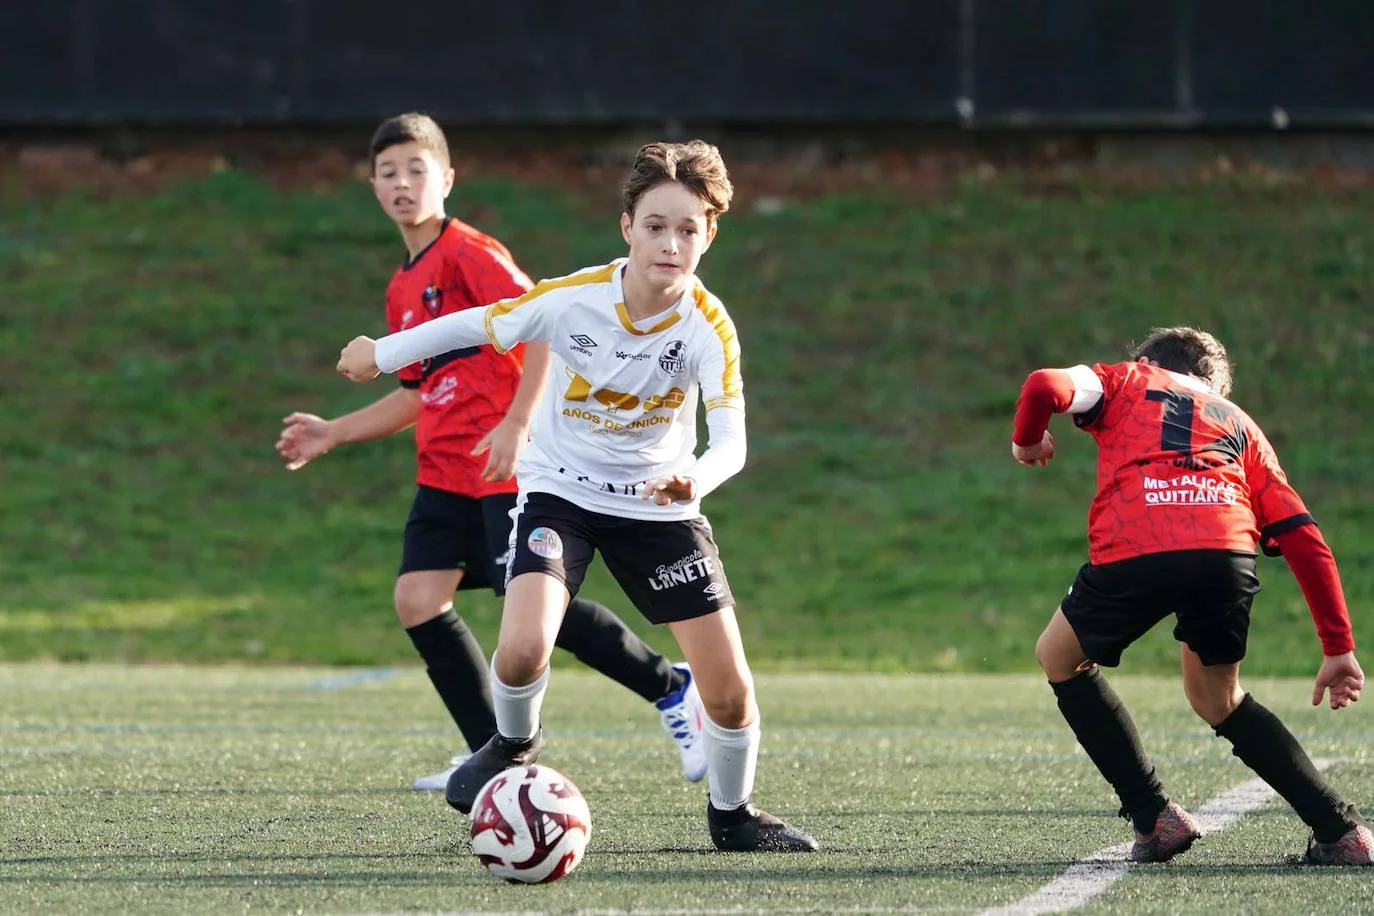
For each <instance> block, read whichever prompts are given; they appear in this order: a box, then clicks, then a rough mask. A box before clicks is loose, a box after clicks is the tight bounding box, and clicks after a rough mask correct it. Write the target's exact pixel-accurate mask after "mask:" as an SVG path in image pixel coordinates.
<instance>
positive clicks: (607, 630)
mask: <svg viewBox="0 0 1374 916" xmlns="http://www.w3.org/2000/svg"><path fill="white" fill-rule="evenodd" d="M557 646H558V648H560V649H563V650H565V651H568V652H571V653H572V654H573V655H574V656H575V657H576V658H577V660H578V661H580V662H582V663H583V664H585V665H586V666H587V667H589V668H591V669H592V670H594V671H599V672H601V673H602V674H604V675H606V677H608V678H610V679H611V680H613V681H615V682H616V683H617V684H620V685H622V686H624V687H627V688H629V689H630V690H632V691H634V692H635V693H637V694H639V695H640V696H641V697H643V698H644V699H645V700H648V701H649V702H650V703H657V702H658V701H659V700H662V699H663V698H664V697H666V696H668V695H669V694H671V693H673V692H674V691H676V690H679V689H681V688H683V687H685V686H686V684H687V676H686V674H685V673H684V672H683V671H681V670H679V669H675V668H674V667H673V664H672V662H670V661H668V659H667V658H665V657H664V656H662V655H660V654H659V653H657V652H655V651H654V650H653V649H651V648H650V647H649V646H648V644H647V643H645V642H644V640H642V639H640V638H639V637H638V636H637V635H636V634H635V632H634V631H633V630H631V629H630V628H629V627H628V626H626V625H625V621H623V620H621V619H620V618H619V617H617V616H616V614H615V612H613V611H612V610H611V609H610V608H608V607H606V606H605V605H602V604H598V603H596V602H595V601H589V600H588V599H586V598H574V599H572V601H571V602H569V603H568V613H567V615H566V616H564V618H563V627H562V629H560V630H559V631H558V641H557Z"/></svg>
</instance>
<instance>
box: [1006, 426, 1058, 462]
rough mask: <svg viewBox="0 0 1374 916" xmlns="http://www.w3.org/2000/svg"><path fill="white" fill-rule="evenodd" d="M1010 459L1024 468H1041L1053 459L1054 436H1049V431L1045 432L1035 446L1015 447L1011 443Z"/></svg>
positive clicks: (1015, 445) (1014, 444)
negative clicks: (1013, 459)
mask: <svg viewBox="0 0 1374 916" xmlns="http://www.w3.org/2000/svg"><path fill="white" fill-rule="evenodd" d="M1011 457H1013V458H1015V459H1016V460H1017V461H1019V462H1021V463H1022V464H1024V465H1025V466H1026V467H1042V468H1043V467H1044V466H1045V465H1047V464H1049V463H1050V462H1051V461H1052V460H1053V459H1054V436H1051V435H1050V431H1049V430H1045V435H1044V436H1043V437H1042V438H1041V439H1040V442H1039V443H1037V444H1036V445H1017V444H1016V443H1015V442H1013V443H1012V444H1011Z"/></svg>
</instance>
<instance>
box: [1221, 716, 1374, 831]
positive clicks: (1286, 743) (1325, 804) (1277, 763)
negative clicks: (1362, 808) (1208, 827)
mask: <svg viewBox="0 0 1374 916" xmlns="http://www.w3.org/2000/svg"><path fill="white" fill-rule="evenodd" d="M1213 731H1215V732H1216V733H1217V734H1218V735H1219V736H1221V737H1222V738H1225V739H1226V740H1227V741H1230V742H1231V753H1233V754H1235V755H1236V756H1237V757H1239V758H1240V759H1241V761H1242V762H1244V764H1245V765H1246V766H1248V767H1249V768H1250V769H1252V770H1254V771H1255V774H1256V775H1258V776H1259V778H1260V779H1263V780H1264V781H1265V782H1267V783H1269V785H1270V786H1272V787H1273V789H1274V791H1275V792H1277V793H1279V795H1281V796H1283V799H1284V801H1286V802H1288V804H1290V805H1292V806H1293V810H1294V811H1296V812H1298V817H1300V818H1302V819H1303V822H1304V823H1305V824H1307V826H1309V827H1311V828H1312V833H1313V835H1314V836H1316V838H1317V842H1318V843H1334V842H1335V841H1337V840H1339V839H1340V838H1341V837H1342V836H1344V835H1345V833H1346V831H1348V830H1349V829H1350V828H1352V827H1354V826H1356V825H1357V824H1360V823H1362V822H1363V818H1362V817H1361V816H1360V812H1359V810H1358V809H1356V808H1355V806H1354V805H1350V804H1347V803H1346V801H1345V800H1344V799H1342V798H1341V797H1340V795H1338V794H1337V793H1336V790H1335V789H1333V788H1331V786H1330V785H1329V784H1328V783H1327V781H1326V780H1325V779H1323V778H1322V775H1321V774H1320V773H1318V772H1317V768H1316V767H1315V766H1313V765H1312V760H1311V758H1309V757H1308V756H1307V752H1306V751H1304V750H1303V749H1302V745H1301V744H1299V743H1298V739H1297V738H1294V737H1293V733H1292V732H1290V731H1289V730H1288V728H1287V727H1286V726H1285V725H1284V724H1283V723H1282V722H1281V721H1279V717H1278V716H1276V715H1274V714H1273V713H1272V712H1270V711H1269V710H1268V709H1266V708H1264V706H1262V705H1261V704H1260V703H1258V702H1257V701H1256V700H1255V698H1254V697H1252V696H1251V695H1250V694H1248V693H1247V694H1246V695H1245V698H1244V699H1243V700H1241V701H1240V705H1239V706H1237V707H1236V708H1235V710H1234V711H1232V713H1231V714H1230V715H1229V716H1227V717H1226V720H1225V721H1224V722H1222V723H1221V724H1220V725H1218V726H1216V727H1215V728H1214V729H1213Z"/></svg>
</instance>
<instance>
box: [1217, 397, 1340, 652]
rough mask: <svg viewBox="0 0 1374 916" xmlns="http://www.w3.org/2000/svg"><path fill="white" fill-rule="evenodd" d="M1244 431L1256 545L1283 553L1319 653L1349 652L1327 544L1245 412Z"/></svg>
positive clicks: (1244, 457) (1270, 552)
mask: <svg viewBox="0 0 1374 916" xmlns="http://www.w3.org/2000/svg"><path fill="white" fill-rule="evenodd" d="M1245 432H1246V438H1247V439H1248V440H1249V445H1248V446H1247V447H1246V449H1245V451H1244V452H1243V453H1242V461H1243V462H1244V470H1245V479H1246V482H1247V484H1248V485H1249V490H1250V508H1251V510H1252V511H1253V512H1254V513H1255V523H1256V524H1257V525H1258V526H1259V534H1260V537H1259V540H1260V548H1261V549H1262V550H1263V551H1264V552H1265V553H1266V554H1268V555H1269V556H1274V555H1277V554H1282V556H1283V558H1284V560H1285V561H1287V563H1288V568H1289V569H1291V570H1293V578H1295V579H1297V580H1298V586H1299V587H1300V588H1301V589H1302V593H1303V597H1305V598H1306V599H1307V608H1308V610H1309V611H1310V612H1311V614H1312V621H1313V623H1315V624H1316V626H1317V635H1318V636H1319V637H1320V638H1321V642H1322V653H1323V654H1325V655H1327V656H1332V655H1343V654H1345V653H1347V652H1352V651H1354V649H1355V639H1354V637H1353V636H1352V635H1351V631H1350V613H1349V611H1348V610H1347V608H1346V605H1345V593H1344V591H1343V590H1342V588H1341V577H1340V573H1339V572H1337V570H1336V559H1335V557H1334V556H1332V553H1331V548H1330V547H1329V546H1328V545H1327V543H1326V539H1325V538H1324V537H1322V533H1321V531H1320V530H1319V529H1318V528H1317V523H1316V521H1315V520H1314V519H1313V518H1312V515H1311V513H1310V512H1308V511H1307V506H1306V504H1305V503H1303V501H1302V497H1301V496H1299V495H1298V492H1297V490H1295V489H1294V488H1293V485H1292V484H1291V483H1289V482H1288V475H1287V474H1285V473H1284V472H1283V467H1282V466H1281V465H1280V464H1279V458H1278V455H1277V453H1275V451H1274V447H1273V446H1272V445H1270V443H1269V439H1268V437H1266V436H1265V435H1264V432H1263V430H1261V429H1260V428H1259V426H1258V424H1256V423H1255V422H1254V421H1253V420H1250V419H1249V418H1248V417H1247V418H1246V430H1245Z"/></svg>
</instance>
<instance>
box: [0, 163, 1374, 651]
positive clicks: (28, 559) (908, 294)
mask: <svg viewBox="0 0 1374 916" xmlns="http://www.w3.org/2000/svg"><path fill="white" fill-rule="evenodd" d="M605 192H606V193H605V194H604V195H602V196H601V197H597V198H592V197H589V196H576V195H573V194H571V193H564V192H561V191H557V190H553V189H550V188H547V187H542V186H534V185H522V184H518V183H513V182H510V181H503V180H493V179H488V180H480V181H474V182H473V183H471V184H468V185H465V186H462V187H460V189H459V190H458V191H457V192H456V194H455V197H454V198H453V200H452V210H453V212H455V213H457V214H459V215H466V214H474V213H475V214H477V217H476V218H475V219H476V221H477V222H479V224H480V225H482V226H483V227H484V228H486V229H488V230H489V231H492V232H493V233H495V234H497V235H498V236H500V237H502V238H503V239H504V240H505V241H506V242H508V243H509V244H510V245H511V247H512V248H513V250H514V251H515V252H516V255H517V257H518V258H519V259H520V260H521V262H522V263H523V264H525V265H526V266H527V268H528V269H529V271H530V272H531V273H533V274H536V275H545V276H547V275H556V274H560V273H565V272H567V271H569V270H571V269H573V268H576V267H580V266H583V265H586V264H591V263H596V262H599V261H601V260H603V259H607V258H609V257H612V256H615V255H617V254H619V253H621V249H622V244H621V242H620V241H619V238H618V235H617V231H616V226H615V222H614V219H613V218H612V214H611V213H609V212H608V210H607V202H608V201H612V200H614V193H613V189H612V188H606V189H605ZM1371 205H1374V191H1371V190H1369V189H1355V190H1341V191H1335V190H1328V189H1325V188H1323V187H1322V186H1320V185H1317V184H1309V183H1306V182H1303V181H1300V180H1293V181H1284V182H1274V181H1266V180H1262V179H1260V178H1255V177H1250V176H1240V177H1233V178H1228V179H1225V180H1215V181H1203V180H1197V181H1190V182H1185V183H1174V184H1161V185H1157V186H1151V187H1138V188H1132V187H1127V186H1124V185H1122V184H1121V183H1119V182H1110V183H1109V182H1106V181H1104V180H1102V179H1101V178H1098V177H1093V176H1089V175H1067V176H1061V177H1060V178H1057V179H1056V180H1055V181H1054V182H1049V183H1047V182H1040V181H1032V180H1031V179H1029V178H1027V177H1025V176H1021V175H1018V174H1016V173H1008V174H1005V175H1003V176H1001V177H997V178H995V179H991V180H974V179H969V180H967V181H965V182H963V183H961V184H960V185H958V186H957V187H955V188H953V189H951V191H950V193H949V194H948V195H946V196H944V197H942V198H941V199H939V200H932V201H910V200H904V199H900V198H899V197H896V196H893V195H882V194H878V193H876V192H874V193H861V192H854V193H850V194H843V195H841V194H835V195H830V196H821V197H817V198H812V199H809V200H807V201H805V202H803V201H799V200H791V201H788V202H787V203H786V204H785V205H784V207H783V208H782V211H781V212H780V213H777V214H774V215H762V214H760V213H757V212H755V211H754V210H753V209H752V207H751V195H750V189H749V188H748V187H742V188H741V197H740V202H739V206H738V207H737V208H736V210H737V212H735V213H731V214H730V215H729V216H728V217H727V218H726V220H725V222H724V224H723V229H722V233H721V236H720V238H719V240H718V242H717V244H716V246H715V248H714V249H713V250H712V252H711V253H710V254H709V255H708V256H707V259H706V261H705V262H704V266H703V269H702V274H703V276H704V277H705V279H706V280H707V282H708V284H709V285H710V286H711V287H712V288H713V289H714V290H715V291H716V292H718V293H719V294H720V295H721V297H722V298H723V299H724V300H725V302H726V303H727V305H729V307H730V308H731V311H732V314H733V315H734V317H735V319H736V321H737V323H738V324H739V326H740V329H741V334H742V338H743V341H744V346H745V373H746V385H747V390H748V397H749V403H750V423H751V459H750V465H749V467H748V468H747V469H746V471H745V472H744V473H743V474H742V475H741V476H740V477H739V478H737V479H736V480H734V481H732V482H731V483H730V484H729V485H728V486H727V487H726V488H725V489H723V490H722V491H720V492H719V493H718V494H717V495H715V496H713V497H712V498H711V500H710V501H709V503H708V507H707V508H708V511H709V512H710V513H711V516H712V519H713V521H714V522H715V525H716V528H717V532H718V536H719V540H720V541H721V543H722V546H723V549H724V552H725V557H726V561H727V563H728V567H729V570H730V576H731V581H732V584H733V586H734V589H735V593H736V595H737V596H738V598H739V600H740V602H741V614H742V625H743V627H744V630H745V635H746V639H747V641H748V645H749V647H750V650H751V653H752V657H753V659H754V660H755V662H756V663H757V664H758V665H759V666H760V667H762V668H765V669H774V670H777V669H795V670H804V669H814V668H831V669H866V670H877V671H902V670H926V671H930V670H960V671H974V670H1030V669H1031V667H1032V665H1033V662H1032V661H1031V658H1030V648H1031V646H1032V645H1033V642H1034V638H1035V635H1036V633H1037V632H1038V630H1039V628H1040V626H1041V625H1042V623H1043V621H1044V620H1045V619H1046V617H1047V615H1048V613H1049V611H1051V610H1052V609H1053V608H1054V606H1055V604H1056V603H1057V601H1058V599H1059V597H1060V596H1061V595H1062V593H1063V590H1064V589H1065V587H1066V586H1067V585H1068V583H1069V582H1070V581H1071V580H1072V577H1073V574H1074V571H1075V570H1076V568H1077V566H1078V564H1079V563H1080V562H1082V560H1083V558H1084V552H1085V543H1084V535H1083V531H1084V519H1085V514H1086V506H1087V501H1088V499H1089V497H1090V496H1091V492H1092V448H1091V442H1090V440H1088V439H1087V438H1086V437H1084V436H1078V435H1076V434H1074V433H1073V432H1072V431H1071V430H1070V429H1068V428H1065V427H1058V429H1059V431H1060V432H1061V435H1060V437H1059V438H1060V443H1061V455H1062V460H1061V461H1060V462H1059V463H1058V464H1056V465H1055V466H1054V467H1052V468H1050V469H1049V470H1047V471H1044V472H1030V471H1027V470H1025V469H1023V468H1020V467H1019V466H1017V465H1015V464H1014V463H1013V462H1012V461H1011V459H1010V458H1009V456H1008V454H1007V453H1008V436H1009V428H1010V420H1011V413H1012V407H1013V403H1014V399H1015V395H1016V391H1017V387H1018V385H1019V383H1020V381H1021V380H1022V378H1024V376H1025V374H1026V372H1027V371H1029V370H1030V369H1032V368H1035V367H1037V366H1040V365H1065V364H1070V363H1075V362H1081V361H1092V360H1096V359H1105V360H1110V359H1113V358H1117V357H1119V356H1121V355H1122V354H1123V352H1124V348H1125V346H1126V344H1127V342H1128V341H1129V340H1131V339H1138V338H1139V337H1140V336H1141V335H1143V333H1144V332H1145V331H1146V330H1147V329H1148V328H1149V327H1150V326H1152V325H1157V324H1166V323H1175V322H1189V323H1197V324H1200V325H1203V326H1206V327H1208V328H1210V329H1212V330H1214V331H1216V332H1217V333H1218V334H1219V335H1220V336H1221V337H1222V338H1223V340H1225V341H1226V342H1227V343H1228V345H1229V346H1230V347H1231V350H1232V353H1233V355H1234V358H1235V361H1236V363H1237V376H1238V378H1237V385H1236V391H1235V397H1236V399H1237V400H1238V401H1239V402H1240V403H1241V404H1242V405H1243V406H1245V407H1246V408H1247V409H1248V410H1249V411H1250V412H1251V413H1252V414H1253V415H1254V416H1255V417H1256V418H1257V419H1258V420H1259V421H1260V423H1261V424H1262V425H1263V426H1264V427H1265V429H1266V430H1267V431H1268V432H1269V434H1270V436H1271V438H1272V439H1273V440H1274V442H1275V444H1276V446H1277V448H1278V450H1279V453H1280V456H1281V457H1282V458H1283V460H1284V462H1285V464H1286V466H1287V468H1288V471H1289V474H1290V477H1291V478H1292V479H1293V480H1294V481H1295V482H1296V484H1297V485H1298V486H1299V488H1300V489H1301V491H1302V492H1303V494H1304V496H1305V497H1306V498H1307V501H1308V503H1309V504H1310V506H1311V507H1312V509H1313V511H1314V513H1315V514H1316V515H1317V517H1318V518H1319V519H1320V521H1321V522H1322V525H1323V530H1324V531H1325V533H1326V536H1327V538H1328V539H1329V540H1330V542H1331V544H1332V546H1333V548H1334V550H1335V551H1336V555H1337V557H1338V559H1339V560H1340V561H1341V564H1342V567H1341V568H1342V572H1343V575H1344V577H1345V583H1346V588H1347V594H1348V596H1349V598H1350V600H1351V604H1352V606H1353V607H1355V608H1360V607H1363V606H1366V605H1368V604H1369V603H1370V602H1371V600H1374V560H1371V559H1370V558H1371V557H1374V533H1371V532H1374V525H1371V524H1370V522H1371V520H1374V511H1371V509H1370V504H1369V502H1368V496H1367V491H1368V481H1367V477H1368V474H1367V468H1368V466H1369V458H1368V456H1369V454H1370V452H1371V451H1372V449H1371V439H1374V432H1371V428H1370V426H1369V424H1368V423H1367V422H1366V419H1365V417H1364V415H1363V409H1364V407H1365V405H1367V404H1368V403H1369V392H1370V390H1371V387H1372V386H1374V355H1372V354H1374V346H1371V344H1374V321H1371V319H1370V308H1371V303H1370V300H1369V290H1370V289H1374V266H1372V265H1374V261H1371V258H1374V224H1371V223H1370V221H1369V220H1368V218H1367V214H1368V213H1369V211H1370V209H1371ZM400 253H401V252H400V246H399V243H398V239H397V238H396V236H395V233H394V230H393V229H392V227H391V226H390V224H389V223H388V222H387V221H386V220H385V218H384V217H383V216H382V215H381V214H380V213H379V212H377V210H376V208H375V204H374V203H373V201H372V200H371V198H370V197H369V195H368V193H367V191H366V189H365V188H364V187H361V186H357V187H353V186H349V187H343V188H338V189H334V190H329V191H310V190H295V191H286V192H278V191H275V190H273V189H271V188H270V187H269V186H268V185H267V184H265V183H263V182H261V181H259V180H257V179H255V178H254V177H252V176H249V175H246V174H242V173H238V172H233V171H229V172H225V173H222V174H218V175H215V176H213V177H210V178H206V179H202V180H196V181H190V182H185V183H181V184H177V185H174V186H172V187H171V188H170V189H168V190H165V191H162V192H160V193H157V194H153V195H146V196H127V195H126V196H119V195H116V196H112V197H97V196H95V195H91V194H81V193H73V194H70V195H68V196H66V197H62V198H59V199H52V200H43V201H38V200H34V199H32V198H30V197H28V196H26V195H23V194H21V193H19V192H18V191H17V190H16V189H15V188H13V187H11V188H9V190H7V191H5V192H4V193H3V194H0V281H2V282H3V285H4V290H5V303H4V307H3V310H0V364H2V365H3V366H4V367H5V372H4V373H3V376H0V430H3V433H0V436H3V447H0V461H3V466H2V467H0V473H2V474H3V485H2V486H0V518H3V519H4V524H3V526H0V558H3V569H4V574H3V583H4V588H3V590H0V658H4V659H12V660H13V659H29V658H56V659H127V660H148V659H158V660H167V659H175V660H187V661H189V660H220V659H244V660H268V661H307V662H325V663H341V664H375V663H389V662H393V661H398V660H403V659H409V658H410V657H411V656H412V650H411V648H410V646H409V644H408V641H407V640H405V639H404V637H403V636H402V635H401V634H400V633H399V632H397V628H396V624H395V622H394V617H393V615H392V613H391V610H390V594H391V579H392V576H393V574H394V570H395V565H396V562H397V560H398V555H399V532H400V527H401V523H402V522H403V520H404V517H405V513H406V510H407V507H408V500H409V496H410V493H411V488H412V480H413V457H412V455H411V450H410V445H409V443H408V441H406V439H405V437H398V438H397V439H396V440H395V441H392V442H388V443H376V444H372V445H369V446H360V447H354V448H348V449H342V450H339V451H337V452H335V453H334V454H331V455H329V456H327V457H326V458H325V459H323V460H321V461H320V462H319V463H317V464H315V465H312V466H310V467H308V468H306V469H304V470H303V471H301V472H298V473H295V474H288V473H286V472H284V471H282V470H281V469H280V467H279V465H278V462H277V461H276V458H275V455H274V454H273V452H272V443H273V441H274V439H275V436H276V431H277V428H278V424H279V419H280V417H282V416H284V415H285V414H286V413H288V412H290V411H291V410H294V409H305V410H311V411H314V412H318V413H322V414H326V415H330V414H336V413H339V412H342V411H346V410H349V409H352V408H354V407H356V406H358V405H360V404H362V403H364V402H365V400H366V399H368V398H370V397H374V396H378V395H380V394H382V393H383V392H385V391H386V390H387V388H386V387H385V386H383V385H376V386H374V387H372V388H370V389H359V388H357V387H354V386H351V385H348V384H346V383H345V382H343V381H341V380H339V379H338V378H337V377H336V376H334V375H333V373H332V366H333V362H334V359H335V355H336V354H337V350H338V348H339V346H340V344H341V343H342V342H344V341H346V340H347V339H348V338H349V337H350V336H351V335H352V334H354V333H359V332H368V331H371V332H378V331H380V330H381V326H382V319H381V290H382V287H383V285H384V283H385V281H386V279H387V277H388V276H389V275H390V271H391V270H392V269H393V268H394V266H395V263H396V260H397V258H398V256H399V255H400ZM1262 576H1263V578H1264V580H1265V584H1266V591H1265V593H1264V595H1263V596H1261V598H1260V599H1259V602H1258V605H1257V609H1256V613H1255V624H1256V625H1255V630H1254V634H1253V639H1252V651H1251V655H1250V660H1249V665H1250V667H1251V669H1252V670H1254V671H1256V672H1264V673H1269V674H1307V673H1309V672H1310V671H1311V670H1312V669H1313V668H1314V667H1315V661H1316V659H1317V656H1318V653H1319V649H1318V646H1317V642H1316V639H1315V636H1314V635H1313V634H1312V627H1311V623H1310V621H1309V620H1308V617H1307V612H1306V608H1305V605H1304V604H1303V601H1302V596H1301V594H1300V592H1299V591H1298V589H1297V588H1296V586H1295V585H1294V584H1293V583H1292V581H1291V577H1290V576H1289V574H1288V573H1287V571H1286V569H1285V568H1284V567H1283V564H1282V563H1281V562H1280V561H1266V562H1264V564H1263V565H1262ZM587 589H588V594H589V595H592V596H595V597H599V598H603V599H605V600H607V601H608V603H610V604H612V605H614V606H616V607H617V608H619V609H620V610H622V611H624V612H625V616H626V617H627V618H631V619H633V618H635V615H634V612H633V610H631V609H629V608H628V607H627V606H626V605H625V602H624V601H623V599H621V598H620V596H619V593H618V591H617V590H616V589H615V587H614V584H613V583H612V581H611V580H610V578H609V577H608V576H605V575H604V574H600V573H598V574H597V575H595V576H594V577H593V578H592V579H591V580H590V581H589V584H588V586H587ZM461 609H462V610H463V611H464V612H465V614H467V615H468V616H469V617H470V619H471V620H472V622H473V624H474V626H475V627H476V629H477V632H478V633H479V636H481V638H482V639H483V640H484V641H486V642H487V643H488V644H490V643H491V642H492V640H493V639H494V633H495V629H494V626H495V621H496V618H497V614H498V608H497V606H496V604H495V602H494V601H492V600H491V599H490V598H486V597H476V598H471V599H469V598H467V597H465V598H464V600H463V602H462V604H461ZM1356 619H1357V624H1358V620H1359V615H1358V613H1357V614H1356ZM1356 635H1357V638H1359V637H1360V636H1361V635H1363V634H1362V631H1360V630H1358V629H1357V634H1356ZM665 637H666V634H659V635H657V636H655V639H656V640H658V641H659V642H662V641H663V640H664V638H665ZM1173 652H1174V649H1173V646H1172V644H1171V642H1170V640H1169V639H1168V638H1167V634H1164V635H1162V636H1159V637H1152V638H1151V639H1149V640H1147V641H1146V642H1144V643H1143V644H1142V645H1141V646H1139V647H1138V648H1137V649H1136V650H1134V651H1133V653H1132V654H1131V655H1130V656H1128V661H1129V662H1130V663H1131V664H1132V665H1133V666H1134V667H1135V670H1142V671H1150V670H1162V669H1163V668H1164V667H1166V666H1169V667H1171V666H1172V664H1173V661H1172V659H1173Z"/></svg>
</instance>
